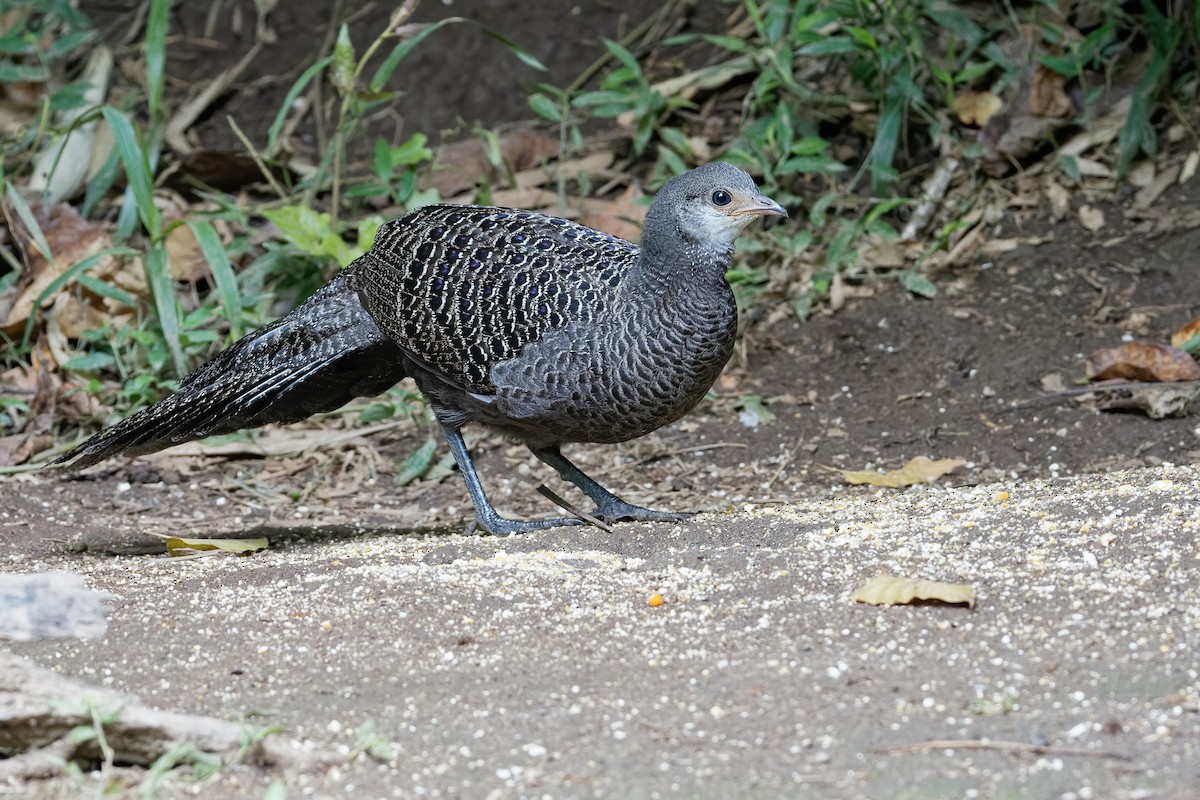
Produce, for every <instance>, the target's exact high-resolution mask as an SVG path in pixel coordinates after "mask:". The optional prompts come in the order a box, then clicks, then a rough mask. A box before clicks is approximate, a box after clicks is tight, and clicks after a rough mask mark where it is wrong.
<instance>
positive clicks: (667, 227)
mask: <svg viewBox="0 0 1200 800" xmlns="http://www.w3.org/2000/svg"><path fill="white" fill-rule="evenodd" d="M787 215H788V214H787V211H785V210H784V208H783V206H781V205H779V203H776V202H775V201H774V200H772V199H771V198H769V197H765V196H764V195H763V194H762V193H761V192H759V190H758V186H757V185H756V184H755V183H754V179H753V178H751V177H750V176H749V175H747V174H746V173H745V172H743V171H742V170H740V169H738V168H737V167H735V166H733V165H732V164H727V163H725V162H723V161H713V162H711V163H708V164H705V165H703V166H700V167H697V168H696V169H694V170H691V171H690V172H685V173H684V174H683V175H680V176H678V177H676V178H672V179H671V180H670V181H668V182H667V183H666V185H664V186H663V188H662V189H661V190H659V192H658V195H657V196H656V197H655V198H654V202H653V203H652V204H651V205H650V209H649V210H648V211H647V212H646V224H645V227H644V228H643V232H642V243H643V245H646V244H649V243H650V240H652V239H653V238H654V237H656V236H658V235H660V232H665V231H672V232H674V233H675V234H676V235H678V236H682V237H683V238H684V239H685V240H687V241H688V242H689V243H695V244H696V245H699V246H700V247H702V248H704V249H711V250H713V251H727V250H728V249H729V248H730V247H732V246H733V241H734V239H736V238H737V236H738V234H739V233H741V232H742V229H743V228H745V227H746V226H747V225H748V224H750V223H751V222H752V221H754V220H756V219H758V218H759V217H763V216H775V217H786V216H787Z"/></svg>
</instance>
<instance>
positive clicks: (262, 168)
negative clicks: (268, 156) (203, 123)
mask: <svg viewBox="0 0 1200 800" xmlns="http://www.w3.org/2000/svg"><path fill="white" fill-rule="evenodd" d="M225 119H227V120H229V127H231V128H233V134H234V136H237V137H238V139H239V140H240V141H241V143H242V145H243V146H244V147H245V148H246V152H247V153H249V154H250V157H251V158H252V159H254V163H255V164H257V165H258V171H259V172H261V173H262V175H263V177H264V178H266V179H267V183H269V184H271V189H272V190H273V191H274V192H275V194H277V195H279V199H280V200H287V198H288V195H287V192H285V191H284V190H283V187H282V186H280V185H279V182H278V181H276V180H275V176H274V175H272V174H271V168H270V167H268V166H267V165H266V162H264V161H263V160H262V156H260V155H259V154H258V150H257V149H255V147H254V145H253V144H252V143H251V142H250V138H249V137H248V136H246V134H245V133H243V132H242V129H241V128H239V127H238V124H237V123H236V122H234V121H233V117H230V116H226V117H225Z"/></svg>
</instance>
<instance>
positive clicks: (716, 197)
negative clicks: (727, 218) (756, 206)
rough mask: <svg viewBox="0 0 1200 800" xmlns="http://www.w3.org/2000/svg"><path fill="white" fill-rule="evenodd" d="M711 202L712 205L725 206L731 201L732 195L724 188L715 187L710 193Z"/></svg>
mask: <svg viewBox="0 0 1200 800" xmlns="http://www.w3.org/2000/svg"><path fill="white" fill-rule="evenodd" d="M712 202H713V205H714V206H727V205H729V204H730V203H732V202H733V195H731V194H730V193H729V192H727V191H725V190H724V189H717V190H716V191H715V192H713V193H712Z"/></svg>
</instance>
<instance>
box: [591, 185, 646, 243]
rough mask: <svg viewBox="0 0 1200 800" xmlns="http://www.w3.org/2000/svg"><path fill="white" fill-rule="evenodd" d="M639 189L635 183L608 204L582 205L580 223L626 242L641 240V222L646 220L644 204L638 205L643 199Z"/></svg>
mask: <svg viewBox="0 0 1200 800" xmlns="http://www.w3.org/2000/svg"><path fill="white" fill-rule="evenodd" d="M643 196H644V195H643V194H642V190H641V188H640V187H639V186H638V185H637V184H636V183H631V184H629V188H628V189H626V190H625V191H623V192H621V194H620V195H619V196H618V197H617V198H616V199H614V200H611V201H609V202H603V201H591V202H588V203H585V204H584V207H583V216H582V217H581V218H580V220H579V221H580V222H581V223H583V224H584V225H587V226H588V227H590V228H596V229H597V230H601V231H604V232H605V233H611V234H612V235H613V236H620V237H621V238H622V239H625V240H627V241H631V242H636V241H638V240H639V239H641V238H642V225H641V223H642V220H644V219H645V218H646V209H647V208H648V206H647V205H646V204H645V203H639V202H637V201H638V198H640V197H643Z"/></svg>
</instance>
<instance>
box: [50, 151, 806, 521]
mask: <svg viewBox="0 0 1200 800" xmlns="http://www.w3.org/2000/svg"><path fill="white" fill-rule="evenodd" d="M762 215H778V216H784V215H786V212H784V210H783V209H782V208H781V207H780V206H779V205H778V204H777V203H775V202H774V201H772V200H770V199H768V198H766V197H763V196H762V195H761V194H759V192H758V188H757V187H756V186H755V185H754V182H753V180H752V179H751V178H750V176H748V175H746V174H745V173H744V172H742V171H741V170H739V169H736V168H735V167H732V166H730V165H728V164H724V163H720V162H715V163H712V164H708V165H705V166H703V167H700V168H697V169H695V170H692V171H691V172H689V173H686V174H685V175H682V176H680V177H678V178H675V179H673V180H672V181H670V182H668V183H667V184H666V186H664V187H663V189H662V191H660V192H659V195H658V197H656V198H655V201H654V203H653V204H652V205H651V207H650V209H649V211H648V212H647V216H646V223H645V227H644V229H643V238H642V246H641V247H638V246H636V245H633V244H631V243H629V242H627V241H624V240H623V239H619V238H616V237H614V236H610V235H608V234H606V233H601V232H600V231H596V230H592V229H590V228H587V227H584V226H582V225H579V224H577V223H574V222H570V221H568V220H564V219H559V218H557V217H551V216H546V215H543V214H537V213H533V212H529V211H519V210H515V209H501V208H491V207H480V206H449V205H438V206H429V207H426V208H422V209H419V210H417V211H414V212H412V213H410V214H408V215H406V216H404V217H401V218H399V219H396V220H393V221H391V222H388V223H386V224H385V225H383V226H382V227H381V228H380V230H379V233H378V235H377V236H376V238H375V242H374V244H373V246H372V247H371V249H370V250H369V251H368V252H367V253H366V254H364V255H363V256H362V257H360V258H359V259H357V260H356V261H355V262H354V263H353V264H351V265H350V266H349V267H347V268H346V269H345V270H343V271H342V272H341V273H340V274H339V275H338V276H337V277H335V278H334V279H333V280H332V281H331V282H330V283H329V284H328V285H327V286H326V287H324V288H323V289H321V290H320V291H319V292H317V293H316V294H314V295H313V296H312V297H311V298H309V300H308V301H306V302H305V303H304V304H303V305H301V306H300V307H299V308H297V309H296V310H295V311H293V312H291V313H290V314H288V315H287V316H285V317H283V318H282V319H280V320H278V321H277V322H275V323H273V324H271V325H268V326H266V327H264V328H262V329H260V330H258V331H255V332H253V333H250V334H249V335H247V336H246V337H244V338H243V339H242V340H240V341H238V342H237V343H235V344H234V345H232V346H231V347H229V348H228V349H227V350H225V351H223V352H222V353H220V354H218V355H217V356H216V357H215V358H214V359H213V360H212V361H210V362H209V363H208V364H207V365H205V366H204V367H201V368H200V369H199V370H197V371H196V372H194V373H192V374H191V375H189V376H188V377H187V378H185V379H184V381H183V382H182V383H181V385H180V388H179V391H178V392H177V393H176V394H174V395H172V396H171V397H168V398H166V399H164V400H162V401H161V402H159V403H158V404H156V405H154V406H151V407H150V408H148V409H146V410H144V411H141V412H139V413H138V414H135V415H134V416H132V417H130V418H129V419H126V420H125V421H123V422H121V423H119V424H117V425H115V426H114V427H113V428H111V429H109V430H106V431H102V432H101V433H99V434H97V435H96V436H94V437H92V439H89V440H88V441H87V442H85V443H83V444H82V445H80V446H79V447H78V448H76V449H75V450H72V451H71V452H70V453H67V454H66V455H65V456H63V457H62V458H61V459H59V460H60V461H63V462H65V461H70V460H72V459H77V460H76V461H75V463H74V466H76V467H81V466H87V465H89V464H94V463H96V462H97V461H100V460H102V459H105V458H109V457H111V456H114V455H117V454H119V453H128V454H131V455H132V454H138V453H147V452H153V451H156V450H160V449H163V448H166V447H169V446H171V445H173V444H178V443H180V442H184V441H189V440H191V439H196V438H200V437H202V436H207V435H210V434H214V433H224V432H228V431H232V430H238V429H240V428H247V427H255V426H258V425H263V424H266V423H268V422H292V421H296V420H299V419H303V418H305V417H307V416H310V415H311V414H314V413H317V412H320V411H328V410H332V409H333V408H337V407H338V406H341V405H343V404H345V403H346V402H348V401H349V400H351V399H352V398H354V397H357V396H364V395H372V394H377V393H379V392H382V391H384V390H386V389H387V388H388V387H390V386H392V385H393V384H395V383H396V382H398V381H399V380H401V379H402V378H404V377H406V376H411V377H412V378H413V379H414V380H415V381H416V384H417V386H418V388H419V389H420V390H421V391H422V392H423V393H424V394H425V396H426V397H427V398H428V399H429V401H430V405H431V407H432V409H433V411H434V414H435V416H436V417H437V419H438V421H439V422H440V423H441V425H442V428H443V431H444V433H445V434H446V438H447V441H448V442H449V443H450V447H451V450H452V452H453V453H454V455H455V458H456V459H457V461H458V463H459V466H460V468H461V469H462V471H463V477H464V479H465V480H466V483H467V487H468V490H469V492H470V494H471V499H472V501H473V502H474V504H475V508H476V516H477V519H478V521H479V523H480V524H481V525H482V526H483V527H484V528H485V529H486V530H488V531H491V532H493V533H497V534H507V533H514V532H517V531H522V530H529V529H534V528H544V527H549V526H552V525H562V524H574V523H576V522H577V521H576V520H573V519H553V520H536V521H528V522H526V521H518V520H510V519H506V518H503V517H500V516H499V515H498V514H497V513H496V511H495V509H494V508H493V507H492V505H491V503H490V502H489V501H488V499H487V497H486V495H485V494H484V492H483V488H482V485H481V484H480V482H479V479H478V477H477V476H476V474H475V471H474V467H473V464H472V462H471V458H470V454H469V453H468V451H467V449H466V447H465V445H464V444H463V441H462V435H461V433H460V429H461V428H462V427H463V426H464V425H466V424H468V423H480V424H484V425H488V426H491V427H493V428H496V429H499V430H501V431H503V432H504V433H506V434H508V435H510V436H513V437H515V438H517V439H518V440H520V441H522V442H524V443H525V444H526V445H528V446H529V448H530V449H531V450H532V451H533V452H534V453H535V454H536V455H537V456H538V457H539V458H541V459H542V460H543V461H545V462H546V463H548V464H550V465H551V466H553V467H554V468H555V469H556V470H558V472H559V473H560V474H561V475H562V476H563V477H564V478H565V479H567V480H569V481H571V482H572V483H574V484H576V485H577V486H579V487H580V488H581V489H582V490H583V491H584V492H585V493H586V494H588V496H589V497H591V499H592V500H593V501H595V502H596V504H597V514H598V515H599V516H601V517H605V518H609V519H626V518H631V519H649V520H660V519H678V518H680V515H678V514H673V513H671V512H658V511H651V510H648V509H643V508H639V507H637V506H633V505H630V504H628V503H625V502H624V501H622V500H620V499H619V498H617V497H616V496H615V495H613V494H611V493H610V492H608V491H607V490H605V489H604V488H603V487H601V486H600V485H599V484H597V483H596V482H595V481H593V480H592V479H591V478H589V477H588V476H587V475H585V474H583V473H582V472H580V471H579V470H578V469H577V468H576V467H575V466H574V465H573V464H571V462H570V461H568V460H567V459H566V458H565V457H563V456H562V454H561V453H560V452H559V446H560V445H562V444H565V443H569V442H620V441H625V440H628V439H632V438H635V437H637V436H642V435H644V434H646V433H649V432H650V431H652V430H655V429H656V428H659V427H661V426H663V425H666V424H669V423H671V422H673V421H675V420H677V419H679V418H680V417H681V416H683V415H684V414H685V413H687V411H689V410H690V409H691V408H692V407H693V406H695V404H696V403H697V402H699V400H700V399H701V398H702V397H703V396H704V394H705V392H707V391H708V389H709V388H710V387H711V386H712V384H713V382H714V381H715V380H716V378H717V376H718V375H719V374H720V371H721V369H722V368H723V367H724V365H725V363H726V361H728V359H729V356H730V354H731V353H732V351H733V343H734V334H735V332H736V330H737V307H736V304H735V302H734V298H733V292H732V290H731V289H730V287H729V284H728V283H727V282H726V280H725V271H726V269H727V268H728V266H729V258H730V253H731V251H732V247H733V242H734V239H735V238H736V236H737V234H738V233H739V232H740V231H741V230H742V228H744V227H745V225H746V224H747V222H749V221H750V220H752V219H756V218H758V217H759V216H762Z"/></svg>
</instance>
